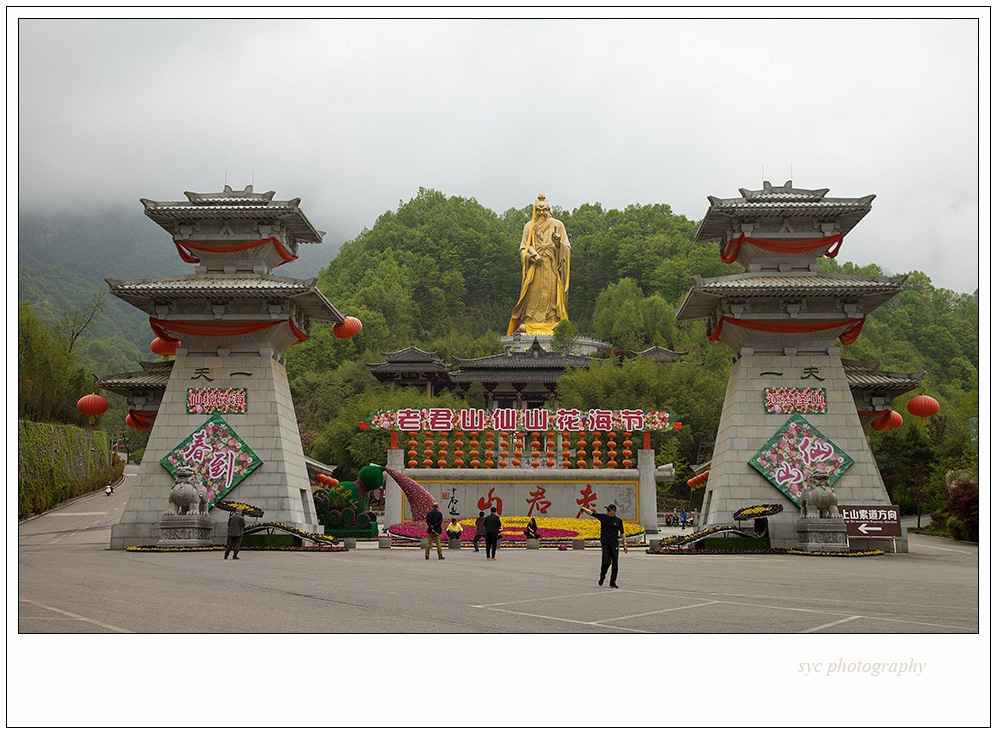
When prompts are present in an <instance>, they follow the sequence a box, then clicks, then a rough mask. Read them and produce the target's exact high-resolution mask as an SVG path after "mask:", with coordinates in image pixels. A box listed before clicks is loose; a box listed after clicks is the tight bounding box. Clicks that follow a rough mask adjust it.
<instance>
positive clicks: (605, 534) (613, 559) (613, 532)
mask: <svg viewBox="0 0 996 735" xmlns="http://www.w3.org/2000/svg"><path fill="white" fill-rule="evenodd" d="M581 510H583V511H584V512H585V513H587V514H588V515H590V516H591V517H592V518H594V519H595V520H596V521H598V522H599V523H601V524H602V533H601V541H602V571H601V573H600V574H599V575H598V586H599V587H601V586H602V584H603V583H604V582H605V572H607V571H608V569H609V566H610V565H611V566H612V576H611V577H609V587H615V588H616V589H619V585H617V584H616V576H618V574H619V537H620V536H622V542H623V552H624V553H626V554H628V553H629V547H627V546H626V533H625V532H624V531H623V522H622V518H617V517H616V504H615V503H610V504H609V505H607V506H605V511H606V512H605V513H595V512H594V511H592V510H588V509H587V508H585V507H584V506H581Z"/></svg>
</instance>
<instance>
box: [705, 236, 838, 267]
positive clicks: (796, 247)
mask: <svg viewBox="0 0 996 735" xmlns="http://www.w3.org/2000/svg"><path fill="white" fill-rule="evenodd" d="M843 242H844V236H843V235H832V236H830V237H819V238H815V239H813V238H807V239H805V240H770V239H765V238H762V237H747V235H737V236H736V237H734V238H733V239H732V240H730V241H729V242H728V243H727V244H726V250H724V251H723V253H722V255H720V256H719V259H720V260H722V261H723V262H724V263H732V262H734V261H735V260H736V259H737V256H738V255H740V246H741V245H743V244H744V243H747V244H749V245H753V246H754V247H756V248H760V249H761V250H767V251H768V252H771V253H808V252H810V251H811V250H819V249H820V248H825V247H826V246H827V245H835V246H836V247H833V248H831V249H830V250H828V251H827V257H828V258H836V257H837V253H839V252H840V246H841V243H843Z"/></svg>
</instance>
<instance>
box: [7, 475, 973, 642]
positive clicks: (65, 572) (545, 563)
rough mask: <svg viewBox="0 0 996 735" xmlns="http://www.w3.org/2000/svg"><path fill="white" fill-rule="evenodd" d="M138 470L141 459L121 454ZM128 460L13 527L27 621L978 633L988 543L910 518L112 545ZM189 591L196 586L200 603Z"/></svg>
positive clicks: (393, 629)
mask: <svg viewBox="0 0 996 735" xmlns="http://www.w3.org/2000/svg"><path fill="white" fill-rule="evenodd" d="M129 472H133V470H132V469H131V468H129ZM132 481H133V477H132V476H130V475H129V476H127V477H126V478H125V481H124V482H123V483H122V484H121V485H120V486H119V487H118V489H117V491H116V492H115V493H114V494H113V495H112V496H110V497H106V496H104V495H103V494H99V495H95V496H90V497H88V498H84V499H82V500H79V501H77V502H75V503H72V504H69V505H66V506H63V507H61V508H59V509H56V510H54V511H52V512H49V513H47V514H45V515H43V516H40V517H37V518H33V519H31V520H28V521H26V522H23V523H21V524H20V525H19V528H18V543H19V546H18V631H19V632H21V633H98V632H136V633H179V632H202V633H226V632H235V631H238V632H242V633H291V632H293V633H437V632H438V633H444V632H445V633H607V632H611V633H827V634H832V633H955V634H957V633H962V634H965V633H975V632H978V630H979V604H978V595H979V558H978V546H976V545H972V544H964V543H958V542H955V541H951V540H948V539H943V538H934V537H925V536H917V535H911V536H910V549H911V553H909V554H887V555H885V556H877V557H864V558H821V557H807V556H774V555H702V556H694V557H689V556H660V555H650V554H647V553H645V548H636V549H633V550H631V551H630V553H629V554H622V555H621V557H620V569H621V571H620V576H619V585H620V589H618V590H615V589H610V588H609V587H608V586H607V585H606V586H605V587H599V586H597V584H596V582H595V580H596V577H597V574H598V565H599V559H600V552H599V550H598V549H592V548H589V549H586V550H584V551H573V550H571V551H559V550H556V549H546V548H544V549H540V550H529V549H522V548H512V549H501V550H500V551H499V553H498V558H497V560H496V561H488V560H487V559H486V558H485V555H484V553H483V552H482V553H474V552H473V550H472V549H470V548H466V547H465V548H463V549H460V550H459V551H457V550H448V551H447V552H446V559H445V560H443V561H439V560H437V559H436V558H435V554H433V556H432V557H431V558H430V559H429V560H428V561H426V560H425V559H424V557H423V553H422V551H420V550H419V549H416V548H393V549H378V548H376V545H375V544H373V543H368V544H364V543H360V544H359V545H358V548H356V549H354V550H350V551H346V552H341V553H304V552H276V551H253V550H245V551H243V552H242V554H241V558H240V559H239V560H238V561H233V560H228V561H225V560H223V559H222V555H221V553H216V552H193V553H135V552H125V551H111V550H109V549H108V546H109V539H110V526H111V525H112V524H113V523H115V522H116V521H117V519H118V518H119V517H120V515H121V510H122V507H123V506H124V504H125V502H126V501H127V498H128V491H129V487H130V483H131V482H132ZM192 601H196V604H190V603H191V602H192Z"/></svg>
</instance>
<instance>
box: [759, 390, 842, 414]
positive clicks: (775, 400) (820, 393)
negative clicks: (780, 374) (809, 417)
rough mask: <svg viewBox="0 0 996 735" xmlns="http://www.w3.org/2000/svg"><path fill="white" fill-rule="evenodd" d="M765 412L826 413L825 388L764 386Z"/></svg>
mask: <svg viewBox="0 0 996 735" xmlns="http://www.w3.org/2000/svg"><path fill="white" fill-rule="evenodd" d="M764 412H765V413H783V414H786V415H788V414H792V413H826V412H827V391H826V388H789V387H781V388H765V389H764Z"/></svg>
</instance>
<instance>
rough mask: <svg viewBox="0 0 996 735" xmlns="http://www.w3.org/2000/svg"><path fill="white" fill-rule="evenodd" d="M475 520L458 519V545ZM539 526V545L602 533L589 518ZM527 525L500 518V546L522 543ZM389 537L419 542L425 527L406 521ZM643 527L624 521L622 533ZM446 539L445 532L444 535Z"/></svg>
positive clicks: (522, 519) (555, 520)
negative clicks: (461, 531)
mask: <svg viewBox="0 0 996 735" xmlns="http://www.w3.org/2000/svg"><path fill="white" fill-rule="evenodd" d="M476 520H477V519H476V518H459V519H457V522H458V523H459V524H460V525H461V526H463V533H462V534H461V535H460V541H461V542H466V541H469V542H473V540H474V533H475V528H476V526H475V523H476ZM536 522H537V524H538V525H539V529H538V530H539V535H540V543H543V542H544V541H549V542H553V541H561V540H566V539H574V538H582V539H585V540H586V541H587V540H596V539H598V537H599V536H600V534H601V523H599V522H598V521H596V520H594V519H592V518H542V519H537V521H536ZM527 523H529V518H528V517H527V516H502V519H501V525H502V529H501V537H502V538H501V543H502V545H508V544H515V543H516V542H523V543H524V542H525V540H526V533H525V532H526V524H527ZM387 530H388V532H389V533H390V534H391V535H392V536H396V537H398V538H403V539H411V540H420V539H424V538H425V537H426V531H425V524H424V523H416V522H414V521H409V522H407V523H396V524H395V525H393V526H391V527H390V528H388V529H387ZM644 531H645V529H644V528H643V526H641V525H639V524H637V523H632V522H630V521H623V533H625V534H626V537H627V538H629V537H630V536H635V535H639V534H642V533H644ZM443 537H444V538H446V533H445V532H444V533H443Z"/></svg>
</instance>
